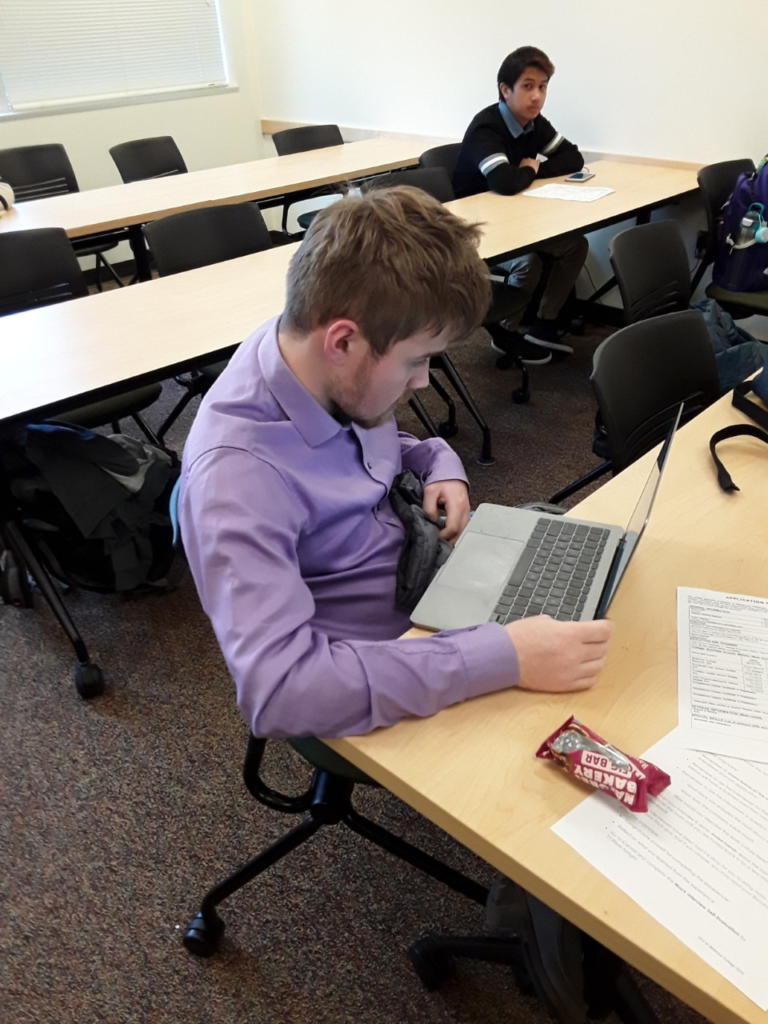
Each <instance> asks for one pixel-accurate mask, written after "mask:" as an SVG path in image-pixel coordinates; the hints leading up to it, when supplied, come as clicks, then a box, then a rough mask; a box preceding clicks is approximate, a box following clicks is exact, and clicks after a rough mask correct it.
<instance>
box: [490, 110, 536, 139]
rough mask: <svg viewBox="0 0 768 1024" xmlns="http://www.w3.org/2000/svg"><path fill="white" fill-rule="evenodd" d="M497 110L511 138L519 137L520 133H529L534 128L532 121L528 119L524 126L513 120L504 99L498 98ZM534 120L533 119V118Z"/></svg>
mask: <svg viewBox="0 0 768 1024" xmlns="http://www.w3.org/2000/svg"><path fill="white" fill-rule="evenodd" d="M499 112H500V114H501V116H502V118H503V119H504V124H505V125H506V126H507V128H508V129H509V134H510V135H511V136H512V138H513V139H519V138H520V136H521V135H525V134H530V132H532V131H533V128H534V121H529V122H528V123H527V124H526V126H525V128H522V127H521V126H520V125H519V124H518V122H517V121H516V120H515V118H514V115H513V114H512V111H511V110H510V109H509V107H508V106H507V104H506V103H505V102H504V100H499ZM534 120H535V119H534Z"/></svg>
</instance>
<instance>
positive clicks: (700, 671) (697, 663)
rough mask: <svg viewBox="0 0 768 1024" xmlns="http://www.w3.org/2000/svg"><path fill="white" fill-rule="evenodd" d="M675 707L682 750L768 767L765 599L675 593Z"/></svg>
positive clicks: (767, 604) (699, 592) (767, 608)
mask: <svg viewBox="0 0 768 1024" xmlns="http://www.w3.org/2000/svg"><path fill="white" fill-rule="evenodd" d="M677 700H678V709H679V718H678V721H679V726H680V735H681V742H682V743H683V744H684V745H685V746H687V747H693V748H694V749H695V750H709V751H711V752H712V753H715V754H727V755H729V756H730V757H743V758H746V759H747V760H748V761H765V762H766V763H768V600H766V599H765V598H763V597H745V596H741V595H739V594H719V593H717V592H716V591H714V590H694V589H691V588H688V587H678V590H677ZM766 945H767V946H768V943H766Z"/></svg>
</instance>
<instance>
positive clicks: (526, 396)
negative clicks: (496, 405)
mask: <svg viewBox="0 0 768 1024" xmlns="http://www.w3.org/2000/svg"><path fill="white" fill-rule="evenodd" d="M530 400H531V392H530V391H528V390H526V388H515V390H514V391H513V392H512V401H513V402H514V403H515V405H525V403H526V402H530Z"/></svg>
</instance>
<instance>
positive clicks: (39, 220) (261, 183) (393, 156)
mask: <svg viewBox="0 0 768 1024" xmlns="http://www.w3.org/2000/svg"><path fill="white" fill-rule="evenodd" d="M428 147H429V141H428V140H426V139H418V138H416V139H408V140H402V139H391V138H374V139H365V140H364V141H362V142H349V143H345V144H344V145H343V146H330V147H328V148H327V149H314V150H311V151H309V152H306V153H294V154H292V155H290V156H281V157H269V158H267V159H265V160H252V161H250V162H248V163H243V164H230V165H228V166H225V167H213V168H210V169H209V170H204V171H191V172H190V173H189V174H174V175H170V176H169V177H166V178H151V179H149V180H146V181H134V182H131V183H130V184H128V185H113V186H111V187H109V188H97V189H89V190H87V191H85V192H70V193H68V194H66V195H62V196H53V197H51V198H50V199H37V200H34V201H33V202H29V203H18V204H16V205H15V206H14V207H13V209H12V210H10V211H9V212H8V213H7V214H6V215H5V216H4V217H2V218H0V232H4V231H23V230H27V229H29V228H49V227H59V228H63V229H64V230H65V231H66V232H67V235H68V236H69V237H70V238H78V237H80V236H81V235H89V234H92V233H93V232H96V231H110V230H113V229H116V228H128V229H129V240H130V242H131V248H132V249H133V253H134V256H135V258H136V265H137V271H138V273H139V277H140V279H141V280H142V281H146V280H149V277H150V266H149V260H148V258H147V255H146V246H145V245H144V240H143V237H142V235H141V225H142V224H146V223H148V222H149V221H153V220H157V219H158V218H159V217H165V216H167V215H168V214H170V213H180V212H181V211H183V210H195V209H199V208H200V207H205V206H217V205H220V204H222V203H240V202H246V201H250V200H268V199H274V197H276V196H283V195H288V194H291V193H295V192H304V191H306V190H307V189H310V190H312V189H317V188H321V187H322V186H324V185H330V184H334V183H338V182H342V181H346V180H348V179H351V178H360V177H364V176H366V175H369V174H379V173H381V172H383V171H389V170H393V169H395V168H398V167H410V166H413V165H414V164H416V163H417V162H418V159H419V155H420V154H421V153H422V152H423V151H424V150H425V149H427V148H428Z"/></svg>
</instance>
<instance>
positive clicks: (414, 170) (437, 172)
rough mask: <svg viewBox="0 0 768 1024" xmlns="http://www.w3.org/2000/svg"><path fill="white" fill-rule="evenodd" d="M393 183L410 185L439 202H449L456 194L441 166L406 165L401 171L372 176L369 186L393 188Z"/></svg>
mask: <svg viewBox="0 0 768 1024" xmlns="http://www.w3.org/2000/svg"><path fill="white" fill-rule="evenodd" d="M395 185H410V186H412V187H413V188H420V189H422V190H423V191H424V192H428V193H429V194H430V195H431V196H434V198H435V199H437V201H438V202H440V203H449V202H450V201H451V200H452V199H455V198H456V196H455V195H454V192H453V185H451V179H450V178H449V177H448V173H447V172H446V170H445V168H443V167H408V168H406V169H405V170H402V171H390V173H389V174H382V175H380V176H379V177H378V178H372V179H371V181H370V182H369V184H368V187H369V188H393V187H394V186H395Z"/></svg>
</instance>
